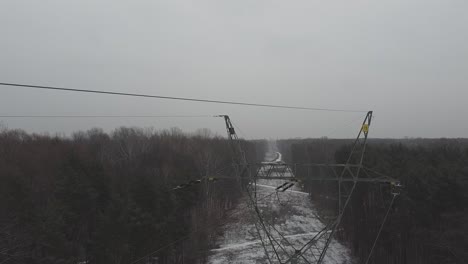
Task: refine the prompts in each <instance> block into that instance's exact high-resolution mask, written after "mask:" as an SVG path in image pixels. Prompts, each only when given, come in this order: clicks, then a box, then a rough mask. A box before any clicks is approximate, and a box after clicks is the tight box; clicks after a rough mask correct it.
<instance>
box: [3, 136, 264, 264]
mask: <svg viewBox="0 0 468 264" xmlns="http://www.w3.org/2000/svg"><path fill="white" fill-rule="evenodd" d="M242 144H243V147H244V150H245V151H246V154H247V158H248V159H249V161H255V160H256V157H257V156H259V155H258V154H257V153H256V145H255V144H253V143H248V142H242ZM260 145H261V144H260ZM232 163H233V160H232V153H231V148H230V146H229V142H228V141H227V140H226V139H224V138H220V137H213V136H211V135H210V133H209V131H207V130H201V131H200V132H199V133H196V134H193V135H188V134H184V133H182V132H181V131H180V130H179V129H171V130H165V131H159V132H156V131H152V130H142V129H137V128H120V129H117V130H115V131H114V132H112V133H110V134H106V133H104V132H102V131H101V130H99V129H93V130H90V131H87V132H79V133H75V134H74V135H73V136H72V137H70V138H66V137H53V136H44V135H35V134H27V133H25V132H24V131H18V130H3V131H1V132H0V263H132V262H133V261H136V260H138V259H140V258H142V257H144V256H145V255H147V254H148V253H150V252H153V251H155V250H156V249H158V248H161V247H163V246H167V247H165V248H164V249H163V250H160V251H158V252H157V253H156V254H153V255H151V256H147V257H145V258H143V259H142V261H141V262H140V263H203V262H204V258H205V257H206V256H207V253H206V250H207V248H209V247H210V246H211V244H212V243H213V242H214V237H215V235H216V234H215V233H214V232H213V230H216V227H217V225H219V223H220V222H221V220H222V219H223V217H224V215H225V212H226V210H228V209H230V208H232V207H233V206H234V204H235V202H236V199H237V198H238V197H239V196H240V193H241V188H240V185H239V184H237V183H236V181H235V180H230V179H227V180H226V179H224V180H218V181H207V180H204V181H202V182H201V183H199V184H193V186H189V187H187V188H183V189H180V190H172V189H173V188H174V187H175V186H177V185H179V184H183V183H188V182H190V181H192V180H197V179H200V178H202V177H204V176H211V175H216V173H218V175H223V176H232V177H233V176H234V175H233V169H232ZM178 238H184V239H182V240H181V241H179V242H177V243H174V244H171V242H173V241H174V240H175V239H178Z"/></svg>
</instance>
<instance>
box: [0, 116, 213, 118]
mask: <svg viewBox="0 0 468 264" xmlns="http://www.w3.org/2000/svg"><path fill="white" fill-rule="evenodd" d="M178 117H180V118H192V117H213V115H0V118H178Z"/></svg>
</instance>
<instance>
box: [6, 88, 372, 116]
mask: <svg viewBox="0 0 468 264" xmlns="http://www.w3.org/2000/svg"><path fill="white" fill-rule="evenodd" d="M0 85H2V86H14V87H24V88H32V89H46V90H56V91H68V92H81V93H94V94H107V95H121V96H132V97H146V98H157V99H166V100H181V101H192V102H203V103H215V104H230V105H243V106H256V107H269V108H284V109H296V110H311V111H328V112H354V113H356V112H367V111H363V110H348V109H334V108H316V107H301V106H289V105H273V104H259V103H245V102H235V101H220V100H212V99H200V98H187V97H174V96H162V95H150V94H136V93H123V92H114V91H103V90H88V89H75V88H65V87H54V86H42V85H30V84H20V83H4V82H2V83H0Z"/></svg>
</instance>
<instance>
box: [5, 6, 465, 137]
mask: <svg viewBox="0 0 468 264" xmlns="http://www.w3.org/2000/svg"><path fill="white" fill-rule="evenodd" d="M467 13H468V1H466V0H437V1H436V0H388V1H387V0H385V1H384V0H368V1H358V0H353V1H349V0H343V1H324V0H321V1H314V0H298V1H284V0H280V1H277V0H268V1H266V0H258V1H255V0H254V1H252V0H250V1H247V0H235V1H234V0H231V1H221V0H197V1H179V0H166V1H156V0H153V1H129V0H107V1H98V0H92V1H91V0H90V1H85V0H79V1H78V0H75V1H66V0H56V1H51V0H41V1H36V0H2V1H1V2H0V32H1V41H0V82H19V83H27V84H38V85H51V86H64V87H72V88H82V89H101V90H112V91H119V92H132V93H146V94H158V95H166V96H180V97H196V98H208V99H219V100H231V101H246V102H258V103H266V104H283V105H298V106H306V107H326V108H344V109H358V110H361V109H363V110H374V114H375V123H374V124H373V126H372V130H371V136H372V137H404V136H412V137H468V121H467V120H468V119H467V115H468V43H467V40H468V15H467ZM0 114H3V115H5V114H12V115H15V114H16V115H21V114H25V115H29V114H36V115H41V114H43V115H187V114H189V115H199V114H200V115H205V114H208V115H211V114H230V115H231V116H232V119H233V121H234V122H235V123H236V124H237V125H238V126H239V127H240V128H241V130H242V132H243V134H244V135H245V136H247V137H250V138H261V137H266V138H284V137H318V136H330V137H352V136H354V134H355V133H354V132H355V131H356V130H357V129H358V127H359V122H360V121H361V120H359V118H360V117H361V116H362V118H363V117H364V114H359V113H358V114H356V113H329V112H311V111H297V110H278V109H262V108H254V107H239V106H226V105H216V104H201V103H193V102H176V101H162V100H155V99H143V98H129V97H119V96H104V95H90V94H74V93H68V92H54V91H37V90H29V89H27V88H17V87H16V88H15V87H0ZM0 122H3V124H5V125H7V126H8V127H10V128H23V129H26V130H28V131H36V132H44V131H49V132H52V133H54V132H66V133H69V132H70V131H74V130H79V129H88V128H91V127H95V126H97V127H102V128H104V129H106V130H110V129H112V128H114V127H117V126H122V125H124V126H141V127H150V126H154V127H155V128H169V127H173V126H178V127H180V128H182V129H184V130H195V129H196V128H199V127H207V128H210V129H212V130H214V131H217V132H219V133H224V124H223V122H222V120H221V119H216V118H173V119H170V118H166V119H162V118H154V119H137V118H132V119H79V120H78V119H73V120H67V119H47V120H42V119H40V120H39V119H6V118H2V119H1V121H0Z"/></svg>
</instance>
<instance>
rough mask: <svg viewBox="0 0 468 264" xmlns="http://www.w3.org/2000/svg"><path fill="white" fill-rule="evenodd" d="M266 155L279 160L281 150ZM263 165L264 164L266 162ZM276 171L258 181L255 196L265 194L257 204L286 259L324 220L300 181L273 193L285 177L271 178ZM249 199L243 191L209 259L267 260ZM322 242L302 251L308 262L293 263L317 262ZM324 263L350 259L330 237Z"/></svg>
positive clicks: (345, 263)
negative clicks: (280, 178)
mask: <svg viewBox="0 0 468 264" xmlns="http://www.w3.org/2000/svg"><path fill="white" fill-rule="evenodd" d="M268 156H270V157H274V158H275V160H274V161H273V162H279V163H280V162H281V154H280V153H278V154H275V153H269V154H268V155H267V157H268ZM264 166H265V168H266V166H268V165H267V164H265V165H264ZM275 175H276V173H275V172H272V173H271V174H270V176H271V177H272V178H271V179H267V180H259V181H258V182H257V197H265V198H263V199H262V198H259V200H258V207H259V209H260V212H261V214H262V215H263V217H264V220H265V221H266V222H268V224H269V225H267V229H268V230H269V233H270V234H271V236H272V237H273V238H274V239H275V240H276V241H278V242H279V243H280V244H281V245H282V247H283V248H284V250H282V249H280V248H279V246H278V245H275V246H276V247H277V248H278V253H279V256H280V258H281V259H282V262H286V260H288V259H289V257H290V256H292V255H294V251H295V249H299V248H301V247H302V246H303V245H304V244H305V243H307V242H308V241H309V240H310V239H311V238H312V237H313V236H314V235H315V234H317V232H319V231H320V230H321V229H322V228H323V227H324V224H323V223H322V222H321V221H320V220H319V219H318V217H317V211H316V210H315V208H314V206H313V204H312V203H311V202H310V199H309V196H308V194H307V193H305V192H303V191H302V186H300V183H296V184H295V185H294V186H293V187H292V188H290V189H288V190H286V191H285V192H277V193H276V190H275V189H276V187H278V186H280V185H282V184H283V183H285V182H287V181H285V180H279V179H274V177H275ZM286 176H293V175H291V174H290V175H286ZM248 203H249V198H248V197H247V195H246V197H244V198H243V200H242V201H241V202H240V203H239V205H238V206H237V208H236V209H234V212H233V213H232V214H231V215H230V218H229V221H228V224H226V225H225V226H224V227H223V228H222V233H223V234H222V236H220V237H219V238H218V248H215V249H212V250H211V253H212V255H211V256H210V257H209V259H208V263H211V264H221V263H268V259H267V257H266V254H265V250H264V248H263V246H262V241H261V240H260V239H259V235H258V233H257V229H256V227H255V223H258V217H257V215H256V214H255V212H254V209H253V208H251V207H247V206H246V204H248ZM270 224H271V225H270ZM257 226H259V225H258V224H257ZM272 226H273V227H272ZM263 241H264V242H265V244H266V248H267V250H268V253H269V255H270V258H271V260H272V263H280V262H279V261H278V259H277V257H276V255H275V253H274V251H273V249H272V247H271V245H270V244H269V241H268V239H266V238H265V237H264V239H263ZM324 242H325V241H324V240H319V241H317V242H316V243H315V244H314V246H312V247H310V249H308V250H307V251H306V252H305V253H304V254H303V255H304V257H305V258H306V259H307V261H308V262H307V261H305V260H304V259H303V258H299V259H298V260H297V262H296V263H316V262H317V259H318V257H319V255H320V249H321V248H323V245H324ZM323 263H326V264H350V263H353V262H352V259H351V254H350V251H349V249H348V248H346V247H345V246H343V245H342V244H340V243H339V242H337V241H336V240H333V241H332V243H331V244H330V247H329V249H328V251H327V254H326V256H325V259H324V262H323Z"/></svg>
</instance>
